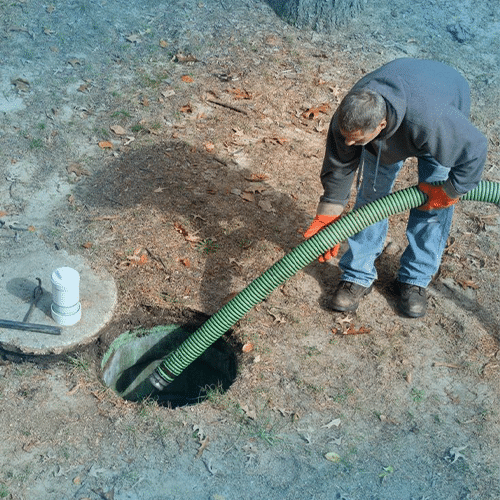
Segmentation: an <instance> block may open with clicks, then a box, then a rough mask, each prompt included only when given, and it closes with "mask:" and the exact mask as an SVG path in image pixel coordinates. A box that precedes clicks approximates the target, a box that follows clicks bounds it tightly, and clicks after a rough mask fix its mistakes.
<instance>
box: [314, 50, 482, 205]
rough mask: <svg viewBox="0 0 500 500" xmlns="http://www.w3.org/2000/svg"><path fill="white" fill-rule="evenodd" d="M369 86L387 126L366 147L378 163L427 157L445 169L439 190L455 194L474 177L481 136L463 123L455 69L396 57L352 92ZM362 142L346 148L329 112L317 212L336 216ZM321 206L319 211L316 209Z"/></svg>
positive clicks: (463, 93)
mask: <svg viewBox="0 0 500 500" xmlns="http://www.w3.org/2000/svg"><path fill="white" fill-rule="evenodd" d="M363 88H366V89H370V90H373V91H375V92H377V93H379V94H380V95H382V96H383V98H384V99H385V101H386V105H387V126H386V127H385V128H384V129H383V130H382V131H381V133H380V134H379V135H378V136H377V138H376V139H375V140H373V141H372V142H370V143H369V144H367V145H366V146H365V147H366V148H367V150H368V151H369V152H370V153H372V154H374V155H375V156H377V158H379V161H380V163H383V164H392V163H396V162H398V161H401V160H405V159H406V158H409V157H419V156H426V155H430V156H432V157H433V158H434V159H435V160H437V161H438V163H440V164H441V165H443V166H445V167H449V168H450V169H451V170H450V174H449V178H448V180H447V181H446V183H445V191H446V192H447V193H448V194H449V195H450V196H453V197H458V196H460V195H462V194H465V193H467V192H468V191H470V190H471V189H474V188H475V187H476V186H477V185H478V184H479V181H480V178H481V174H482V171H483V168H484V163H485V161H486V154H487V140H486V137H485V136H484V135H483V134H482V133H481V132H480V131H479V130H478V129H477V128H476V127H474V125H472V123H471V122H470V121H469V113H470V89H469V85H468V83H467V81H466V80H465V78H464V77H463V76H461V75H460V73H458V72H457V71H456V70H455V69H453V68H451V67H449V66H446V65H445V64H442V63H440V62H437V61H429V60H420V59H409V58H404V59H396V60H394V61H392V62H390V63H388V64H386V65H384V66H382V67H381V68H379V69H377V70H375V71H373V72H372V73H369V74H367V75H366V76H364V77H363V78H362V79H361V80H359V81H358V82H357V83H356V84H355V85H354V87H353V89H352V90H359V89H363ZM361 152H362V146H347V145H346V144H345V138H344V137H343V136H342V134H341V133H340V130H339V126H338V116H337V113H335V114H334V116H333V118H332V121H331V124H330V128H329V131H328V138H327V144H326V153H325V159H324V162H323V169H322V172H321V182H322V184H323V188H324V194H323V196H322V197H321V198H320V206H319V207H318V213H326V214H330V215H337V214H340V213H341V211H342V209H343V207H344V206H345V205H346V204H347V202H348V200H349V195H350V189H351V185H352V182H353V179H354V175H355V171H356V169H357V168H358V165H359V160H360V157H361ZM322 206H323V209H322V208H321V207H322Z"/></svg>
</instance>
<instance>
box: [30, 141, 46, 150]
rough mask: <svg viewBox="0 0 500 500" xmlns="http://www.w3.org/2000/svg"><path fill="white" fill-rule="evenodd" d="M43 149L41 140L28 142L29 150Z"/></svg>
mask: <svg viewBox="0 0 500 500" xmlns="http://www.w3.org/2000/svg"><path fill="white" fill-rule="evenodd" d="M39 148H43V139H32V141H31V142H30V149H39Z"/></svg>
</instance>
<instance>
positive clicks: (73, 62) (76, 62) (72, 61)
mask: <svg viewBox="0 0 500 500" xmlns="http://www.w3.org/2000/svg"><path fill="white" fill-rule="evenodd" d="M68 64H71V66H73V68H76V67H77V66H81V65H82V61H80V59H70V60H69V61H68Z"/></svg>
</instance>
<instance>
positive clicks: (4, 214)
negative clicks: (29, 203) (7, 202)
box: [0, 210, 8, 217]
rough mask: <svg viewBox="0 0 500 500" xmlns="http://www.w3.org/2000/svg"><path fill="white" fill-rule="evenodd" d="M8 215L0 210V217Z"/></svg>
mask: <svg viewBox="0 0 500 500" xmlns="http://www.w3.org/2000/svg"><path fill="white" fill-rule="evenodd" d="M6 215H8V214H7V212H3V211H1V210H0V217H4V216H6Z"/></svg>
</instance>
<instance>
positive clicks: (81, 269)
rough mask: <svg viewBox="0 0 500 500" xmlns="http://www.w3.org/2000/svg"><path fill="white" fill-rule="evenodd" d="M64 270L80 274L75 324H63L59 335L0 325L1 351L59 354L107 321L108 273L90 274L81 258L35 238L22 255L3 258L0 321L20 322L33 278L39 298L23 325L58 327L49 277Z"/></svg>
mask: <svg viewBox="0 0 500 500" xmlns="http://www.w3.org/2000/svg"><path fill="white" fill-rule="evenodd" d="M24 250H26V249H24ZM63 266H68V267H70V268H72V269H75V270H76V271H78V273H79V274H80V303H81V319H80V321H78V323H76V324H75V325H72V326H62V327H61V334H60V335H51V334H47V333H39V332H32V331H23V330H16V329H10V328H1V327H0V348H1V349H3V350H5V351H8V352H13V353H18V354H28V355H50V354H62V353H65V352H70V351H72V350H74V349H76V348H77V347H80V346H83V345H86V344H88V343H90V342H92V341H93V340H94V339H95V338H96V336H97V334H98V333H99V331H100V330H101V329H102V328H103V327H104V326H105V325H106V324H107V323H108V322H109V320H110V319H111V317H112V314H113V309H114V307H115V305H116V300H117V291H116V286H115V283H114V280H113V278H112V277H111V276H110V275H109V273H107V272H105V271H104V270H102V271H95V270H93V269H91V268H90V267H89V265H88V264H87V263H86V262H85V260H84V259H83V258H82V257H81V256H78V255H68V253H67V252H66V251H64V250H55V249H51V248H49V247H47V246H46V245H45V244H44V243H43V242H41V241H40V240H37V239H35V238H34V239H32V240H31V241H30V245H29V251H24V252H23V249H22V248H20V249H19V252H16V254H13V253H12V254H10V255H9V256H8V258H2V265H1V270H0V297H1V300H0V319H2V320H10V321H18V322H22V321H23V318H24V317H25V315H26V313H27V312H28V310H29V308H30V303H31V299H32V297H33V291H34V289H35V288H36V286H37V285H38V282H37V280H36V278H40V279H41V280H42V289H43V294H42V296H41V297H40V299H39V300H38V302H37V304H36V306H35V307H34V309H33V312H32V314H31V316H30V318H29V320H28V322H29V323H34V324H42V325H52V326H58V325H57V324H56V323H55V321H54V320H53V319H52V315H51V305H52V283H51V275H52V272H53V271H54V270H55V269H57V268H60V267H63Z"/></svg>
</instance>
